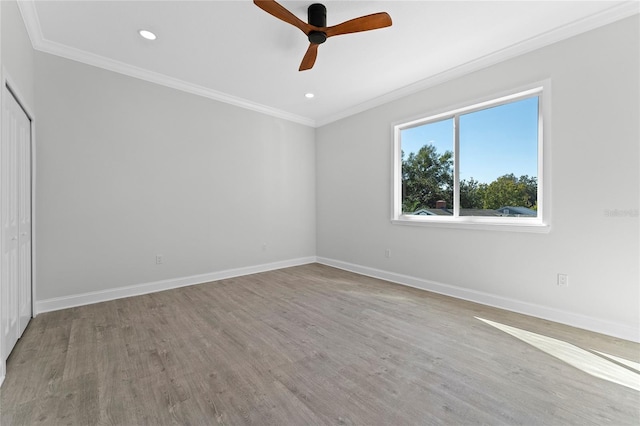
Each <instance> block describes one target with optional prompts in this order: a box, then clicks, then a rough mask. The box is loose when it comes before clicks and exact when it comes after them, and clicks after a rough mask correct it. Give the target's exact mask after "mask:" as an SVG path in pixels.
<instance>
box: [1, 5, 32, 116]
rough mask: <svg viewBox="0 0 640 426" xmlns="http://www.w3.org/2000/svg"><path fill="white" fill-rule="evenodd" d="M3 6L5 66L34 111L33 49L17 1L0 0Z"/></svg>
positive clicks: (19, 93)
mask: <svg viewBox="0 0 640 426" xmlns="http://www.w3.org/2000/svg"><path fill="white" fill-rule="evenodd" d="M0 7H2V12H1V16H2V27H1V28H2V36H1V41H2V50H1V52H2V67H3V68H4V72H5V73H6V75H5V76H8V77H9V78H10V79H11V80H10V82H11V83H13V89H14V90H16V91H17V92H18V95H19V97H20V101H21V102H22V103H23V104H26V107H27V108H29V109H30V110H31V111H30V112H31V113H33V110H34V109H35V88H34V69H35V65H34V50H33V48H32V47H31V40H29V35H28V34H27V30H26V29H25V27H24V22H23V21H22V15H21V14H20V10H19V9H18V5H17V4H16V2H14V1H0Z"/></svg>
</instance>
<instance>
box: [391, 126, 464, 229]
mask: <svg viewBox="0 0 640 426" xmlns="http://www.w3.org/2000/svg"><path fill="white" fill-rule="evenodd" d="M400 141H401V148H402V213H403V214H407V215H409V214H411V215H425V216H432V215H440V216H442V215H445V216H452V215H453V119H447V120H441V121H436V122H433V123H429V124H423V125H421V126H417V127H412V128H409V129H403V130H401V133H400Z"/></svg>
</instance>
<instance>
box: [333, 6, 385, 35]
mask: <svg viewBox="0 0 640 426" xmlns="http://www.w3.org/2000/svg"><path fill="white" fill-rule="evenodd" d="M390 26H391V16H389V14H388V13H386V12H380V13H374V14H372V15H366V16H361V17H359V18H355V19H351V20H349V21H345V22H343V23H341V24H338V25H334V26H332V27H327V28H322V32H324V33H325V34H326V35H327V37H333V36H337V35H342V34H350V33H357V32H360V31H369V30H377V29H378V28H384V27H390Z"/></svg>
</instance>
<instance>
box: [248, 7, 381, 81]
mask: <svg viewBox="0 0 640 426" xmlns="http://www.w3.org/2000/svg"><path fill="white" fill-rule="evenodd" d="M253 2H254V3H255V4H256V6H258V7H259V8H260V9H262V10H264V11H265V12H267V13H269V14H271V15H273V16H275V17H276V18H278V19H280V20H282V21H284V22H287V23H289V24H291V25H293V26H295V27H297V28H299V29H300V30H302V32H303V33H305V34H306V35H307V37H308V39H309V42H310V43H311V44H310V45H309V48H308V49H307V53H306V54H305V55H304V58H302V63H301V64H300V68H299V69H298V71H304V70H308V69H311V68H312V67H313V64H315V62H316V57H317V56H318V46H320V45H321V44H322V43H324V42H325V41H326V40H327V39H328V38H329V37H333V36H337V35H342V34H349V33H357V32H361V31H369V30H377V29H378V28H384V27H389V26H391V17H390V16H389V14H388V13H386V12H380V13H374V14H371V15H366V16H361V17H359V18H355V19H351V20H349V21H345V22H343V23H341V24H338V25H333V26H331V27H327V8H326V7H324V5H322V4H320V3H314V4H312V5H311V6H309V8H308V10H307V18H308V19H307V20H308V21H309V23H306V22H304V21H303V20H301V19H300V18H298V17H297V16H296V15H294V14H293V13H291V12H289V11H288V10H287V9H285V8H284V6H282V5H280V4H279V3H277V2H276V1H275V0H253Z"/></svg>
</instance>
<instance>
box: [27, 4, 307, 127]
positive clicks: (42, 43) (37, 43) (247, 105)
mask: <svg viewBox="0 0 640 426" xmlns="http://www.w3.org/2000/svg"><path fill="white" fill-rule="evenodd" d="M18 7H19V8H20V13H21V14H22V19H23V20H24V23H25V27H26V28H27V33H28V34H29V38H30V39H31V44H32V45H33V48H34V49H36V50H40V51H42V52H45V53H50V54H52V55H56V56H60V57H62V58H66V59H71V60H73V61H77V62H81V63H84V64H88V65H92V66H95V67H98V68H103V69H106V70H109V71H113V72H116V73H119V74H123V75H127V76H129V77H134V78H138V79H140V80H144V81H148V82H151V83H155V84H159V85H161V86H166V87H170V88H172V89H176V90H181V91H183V92H187V93H191V94H194V95H198V96H202V97H204V98H209V99H213V100H216V101H219V102H224V103H226V104H230V105H234V106H237V107H240V108H244V109H248V110H251V111H256V112H260V113H262V114H266V115H270V116H273V117H277V118H282V119H284V120H288V121H292V122H295V123H299V124H303V125H305V126H310V127H315V124H316V123H315V121H314V120H312V119H310V118H307V117H302V116H300V115H296V114H292V113H290V112H287V111H283V110H279V109H276V108H272V107H269V106H267V105H262V104H259V103H256V102H252V101H249V100H247V99H243V98H240V97H238V96H233V95H229V94H227V93H223V92H220V91H217V90H213V89H210V88H207V87H203V86H199V85H197V84H193V83H189V82H187V81H184V80H180V79H178V78H174V77H170V76H168V75H164V74H160V73H157V72H154V71H150V70H147V69H144V68H140V67H137V66H134V65H131V64H126V63H124V62H120V61H116V60H114V59H110V58H107V57H105V56H100V55H96V54H94V53H90V52H87V51H84V50H80V49H76V48H73V47H70V46H66V45H63V44H60V43H56V42H53V41H50V40H47V39H45V38H44V36H43V34H42V28H41V26H40V19H39V18H38V12H37V10H36V7H35V2H34V1H33V0H28V1H19V2H18Z"/></svg>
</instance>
